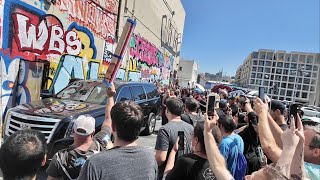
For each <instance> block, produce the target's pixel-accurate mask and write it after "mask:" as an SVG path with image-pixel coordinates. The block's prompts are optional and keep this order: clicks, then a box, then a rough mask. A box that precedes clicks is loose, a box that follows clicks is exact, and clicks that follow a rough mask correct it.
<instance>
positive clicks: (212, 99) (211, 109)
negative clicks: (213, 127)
mask: <svg viewBox="0 0 320 180" xmlns="http://www.w3.org/2000/svg"><path fill="white" fill-rule="evenodd" d="M215 103H216V97H215V96H210V95H209V96H208V100H207V114H208V116H213V114H214V108H215Z"/></svg>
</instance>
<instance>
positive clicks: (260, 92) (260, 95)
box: [259, 87, 264, 101]
mask: <svg viewBox="0 0 320 180" xmlns="http://www.w3.org/2000/svg"><path fill="white" fill-rule="evenodd" d="M259 98H260V99H261V100H262V101H264V87H259Z"/></svg>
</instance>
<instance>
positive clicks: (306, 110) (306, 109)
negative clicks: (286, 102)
mask: <svg viewBox="0 0 320 180" xmlns="http://www.w3.org/2000/svg"><path fill="white" fill-rule="evenodd" d="M301 110H302V111H303V112H304V116H309V117H318V118H320V112H319V111H317V110H316V109H315V108H312V107H302V108H301Z"/></svg>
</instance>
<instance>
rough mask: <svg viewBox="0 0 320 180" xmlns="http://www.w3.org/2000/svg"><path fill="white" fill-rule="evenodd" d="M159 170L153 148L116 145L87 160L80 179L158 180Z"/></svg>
mask: <svg viewBox="0 0 320 180" xmlns="http://www.w3.org/2000/svg"><path fill="white" fill-rule="evenodd" d="M157 171H158V167H157V163H156V160H155V157H154V153H153V152H152V151H151V150H149V149H146V148H144V147H139V146H128V147H115V148H113V149H110V150H109V151H106V152H102V153H99V154H96V155H93V156H92V157H91V158H90V159H89V160H87V162H86V163H85V165H84V166H83V167H82V169H81V172H80V175H79V177H78V179H79V180H82V179H87V180H96V179H101V180H102V179H108V180H118V179H119V180H123V179H133V180H141V179H146V180H156V179H157Z"/></svg>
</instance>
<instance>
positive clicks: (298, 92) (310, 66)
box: [236, 49, 320, 106]
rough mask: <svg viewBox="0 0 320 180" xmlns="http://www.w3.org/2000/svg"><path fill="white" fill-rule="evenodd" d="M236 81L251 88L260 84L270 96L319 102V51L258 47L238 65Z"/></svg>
mask: <svg viewBox="0 0 320 180" xmlns="http://www.w3.org/2000/svg"><path fill="white" fill-rule="evenodd" d="M236 82H237V83H238V84H239V85H240V86H243V87H247V88H252V89H258V87H261V86H263V87H265V88H266V92H267V94H268V95H269V96H271V97H272V98H273V99H278V100H286V101H291V102H300V103H306V104H310V105H316V106H320V53H307V52H289V53H287V52H285V51H274V50H267V49H260V50H259V51H257V52H252V53H250V54H249V56H248V57H247V58H246V59H245V60H244V62H243V64H242V65H241V66H240V67H239V68H238V70H237V74H236ZM275 86H276V87H277V91H274V88H275Z"/></svg>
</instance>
